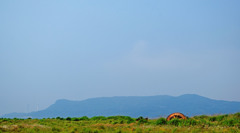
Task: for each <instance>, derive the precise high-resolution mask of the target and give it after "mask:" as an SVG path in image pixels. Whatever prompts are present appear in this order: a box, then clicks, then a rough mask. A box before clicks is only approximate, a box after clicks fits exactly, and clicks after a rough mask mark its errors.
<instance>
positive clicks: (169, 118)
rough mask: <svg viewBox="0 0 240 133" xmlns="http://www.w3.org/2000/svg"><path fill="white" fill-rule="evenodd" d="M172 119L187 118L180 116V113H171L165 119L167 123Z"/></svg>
mask: <svg viewBox="0 0 240 133" xmlns="http://www.w3.org/2000/svg"><path fill="white" fill-rule="evenodd" d="M173 118H177V119H184V120H185V119H187V117H186V116H185V115H184V114H182V113H178V112H177V113H172V114H170V115H169V116H168V117H167V121H169V120H171V119H173Z"/></svg>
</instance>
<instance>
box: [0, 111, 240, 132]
mask: <svg viewBox="0 0 240 133" xmlns="http://www.w3.org/2000/svg"><path fill="white" fill-rule="evenodd" d="M0 132H42V133H44V132H72V133H77V132H84V133H101V132H102V133H103V132H114V133H115V132H116V133H122V132H123V133H124V132H133V133H141V132H144V133H145V132H149V133H150V132H186V133H188V132H226V133H229V132H232V133H237V132H240V112H239V113H235V114H225V115H214V116H206V115H201V116H194V117H191V118H188V119H187V120H180V119H172V120H170V121H166V119H165V118H159V119H145V118H142V117H139V118H138V120H137V118H131V117H128V116H110V117H104V116H95V117H91V118H88V117H86V116H84V117H80V118H77V117H75V118H70V117H67V118H61V117H57V118H43V119H31V118H28V119H18V118H14V119H8V118H0Z"/></svg>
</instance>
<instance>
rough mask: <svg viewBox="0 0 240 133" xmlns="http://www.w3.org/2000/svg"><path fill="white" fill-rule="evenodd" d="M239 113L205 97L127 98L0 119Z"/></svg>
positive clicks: (63, 103)
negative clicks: (174, 113) (176, 113)
mask: <svg viewBox="0 0 240 133" xmlns="http://www.w3.org/2000/svg"><path fill="white" fill-rule="evenodd" d="M239 111H240V102H229V101H222V100H213V99H209V98H206V97H202V96H198V95H194V94H186V95H182V96H178V97H172V96H166V95H161V96H129V97H103V98H92V99H87V100H83V101H69V100H63V99H62V100H58V101H56V103H54V104H53V105H51V106H50V107H48V108H47V109H45V110H42V111H38V112H32V113H12V114H7V115H4V116H2V117H9V118H13V117H25V118H26V117H32V118H47V117H58V116H60V117H81V116H88V117H92V116H99V115H102V116H113V115H126V116H131V117H139V116H144V117H150V118H156V117H159V116H167V115H169V114H170V113H173V112H181V113H183V114H185V115H187V116H193V115H201V114H206V115H211V114H225V113H235V112H239Z"/></svg>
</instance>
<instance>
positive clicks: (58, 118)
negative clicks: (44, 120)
mask: <svg viewBox="0 0 240 133" xmlns="http://www.w3.org/2000/svg"><path fill="white" fill-rule="evenodd" d="M56 119H57V120H64V118H61V117H56Z"/></svg>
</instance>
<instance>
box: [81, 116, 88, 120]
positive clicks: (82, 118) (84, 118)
mask: <svg viewBox="0 0 240 133" xmlns="http://www.w3.org/2000/svg"><path fill="white" fill-rule="evenodd" d="M79 120H89V118H88V117H87V116H83V117H81V118H79Z"/></svg>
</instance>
